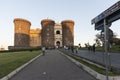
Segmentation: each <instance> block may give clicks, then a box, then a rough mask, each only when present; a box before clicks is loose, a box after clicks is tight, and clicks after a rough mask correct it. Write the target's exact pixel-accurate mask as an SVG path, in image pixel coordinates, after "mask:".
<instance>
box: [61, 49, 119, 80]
mask: <svg viewBox="0 0 120 80" xmlns="http://www.w3.org/2000/svg"><path fill="white" fill-rule="evenodd" d="M59 52H60V54H62V55H64V56H65V57H67V58H68V59H69V60H71V61H72V62H73V63H75V64H76V65H78V66H79V67H81V68H82V69H83V70H85V71H87V72H88V73H89V74H91V75H92V76H94V77H95V78H96V79H99V80H106V76H105V75H102V74H100V73H98V72H96V71H94V70H92V69H91V68H89V67H87V66H85V65H84V64H82V63H80V62H79V61H77V60H75V59H73V58H71V57H69V56H68V55H66V54H64V53H62V52H61V51H59ZM109 80H120V76H109Z"/></svg>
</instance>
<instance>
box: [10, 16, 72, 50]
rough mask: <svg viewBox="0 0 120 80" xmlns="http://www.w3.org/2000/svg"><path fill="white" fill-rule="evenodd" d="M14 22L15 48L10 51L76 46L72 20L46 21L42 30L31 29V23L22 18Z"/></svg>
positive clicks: (42, 25) (42, 22)
mask: <svg viewBox="0 0 120 80" xmlns="http://www.w3.org/2000/svg"><path fill="white" fill-rule="evenodd" d="M13 22H14V47H9V49H13V48H14V49H21V48H29V47H38V46H45V47H46V48H50V47H51V48H52V47H63V46H72V45H74V21H72V20H64V21H62V22H61V23H55V21H54V20H51V19H44V20H42V21H41V27H42V29H39V28H37V29H31V28H30V27H31V22H30V21H28V20H26V19H22V18H16V19H14V21H13Z"/></svg>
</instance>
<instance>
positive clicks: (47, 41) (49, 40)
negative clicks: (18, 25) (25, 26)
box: [41, 19, 55, 48]
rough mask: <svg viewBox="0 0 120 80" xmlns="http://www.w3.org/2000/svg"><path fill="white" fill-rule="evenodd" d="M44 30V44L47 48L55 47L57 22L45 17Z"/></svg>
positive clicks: (42, 35)
mask: <svg viewBox="0 0 120 80" xmlns="http://www.w3.org/2000/svg"><path fill="white" fill-rule="evenodd" d="M41 25H42V30H41V37H42V42H41V43H42V46H44V47H46V48H51V47H54V25H55V22H54V21H53V20H51V19H44V20H42V21H41Z"/></svg>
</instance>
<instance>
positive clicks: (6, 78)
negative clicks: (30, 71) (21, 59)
mask: <svg viewBox="0 0 120 80" xmlns="http://www.w3.org/2000/svg"><path fill="white" fill-rule="evenodd" d="M41 55H42V54H40V55H38V56H36V57H35V58H33V59H32V60H30V61H28V62H27V63H25V64H23V65H22V66H20V67H18V68H17V69H15V70H14V71H12V72H11V73H9V74H8V75H6V76H5V77H3V78H1V79H0V80H8V79H10V78H11V77H12V76H14V75H15V74H17V73H18V72H19V71H20V70H22V69H23V68H24V67H26V66H27V65H29V64H30V63H32V62H33V61H34V60H36V59H37V58H38V57H40V56H41Z"/></svg>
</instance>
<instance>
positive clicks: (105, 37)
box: [104, 19, 108, 80]
mask: <svg viewBox="0 0 120 80" xmlns="http://www.w3.org/2000/svg"><path fill="white" fill-rule="evenodd" d="M104 40H105V57H106V80H108V27H107V25H106V19H104Z"/></svg>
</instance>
